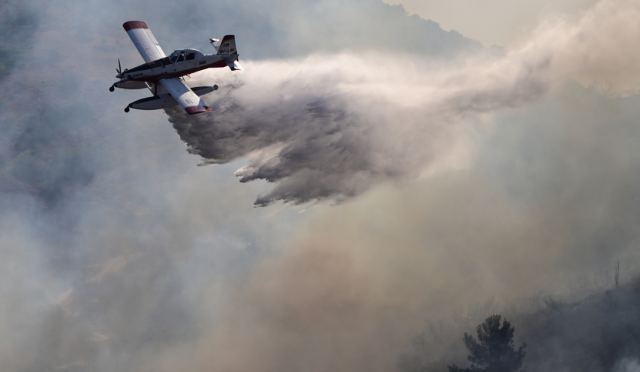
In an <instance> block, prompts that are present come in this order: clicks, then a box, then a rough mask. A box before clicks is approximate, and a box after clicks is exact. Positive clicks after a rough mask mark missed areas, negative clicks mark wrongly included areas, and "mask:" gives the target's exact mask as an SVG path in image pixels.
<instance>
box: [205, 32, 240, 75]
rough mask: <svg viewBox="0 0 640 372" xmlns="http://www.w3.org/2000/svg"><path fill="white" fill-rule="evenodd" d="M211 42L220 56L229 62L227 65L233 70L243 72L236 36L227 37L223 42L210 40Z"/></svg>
mask: <svg viewBox="0 0 640 372" xmlns="http://www.w3.org/2000/svg"><path fill="white" fill-rule="evenodd" d="M210 41H211V44H212V45H213V47H214V48H215V49H216V51H217V52H218V55H219V56H221V57H223V58H224V59H225V60H226V61H227V65H228V66H229V68H230V69H231V70H233V71H235V70H242V66H240V63H238V61H239V58H238V57H239V56H238V49H237V48H236V36H235V35H225V36H224V37H223V38H222V40H218V39H210Z"/></svg>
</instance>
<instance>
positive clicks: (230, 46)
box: [217, 35, 238, 55]
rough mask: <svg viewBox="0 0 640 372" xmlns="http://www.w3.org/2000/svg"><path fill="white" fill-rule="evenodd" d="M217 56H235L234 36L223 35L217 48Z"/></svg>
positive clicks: (236, 51)
mask: <svg viewBox="0 0 640 372" xmlns="http://www.w3.org/2000/svg"><path fill="white" fill-rule="evenodd" d="M217 49H218V55H237V54H238V50H237V49H236V36H235V35H224V37H223V38H222V40H220V44H219V46H218V48H217Z"/></svg>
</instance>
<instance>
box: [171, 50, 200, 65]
mask: <svg viewBox="0 0 640 372" xmlns="http://www.w3.org/2000/svg"><path fill="white" fill-rule="evenodd" d="M198 57H202V52H200V51H199V50H196V49H181V50H176V51H174V52H173V53H171V55H169V60H170V61H171V63H176V62H182V61H190V60H192V59H195V58H198Z"/></svg>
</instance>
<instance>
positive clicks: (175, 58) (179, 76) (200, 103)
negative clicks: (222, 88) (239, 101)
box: [109, 21, 242, 114]
mask: <svg viewBox="0 0 640 372" xmlns="http://www.w3.org/2000/svg"><path fill="white" fill-rule="evenodd" d="M122 26H123V27H124V29H125V30H126V31H127V34H129V37H130V38H131V41H133V44H134V45H135V46H136V48H137V49H138V52H140V54H141V55H142V58H143V59H144V61H145V63H144V64H142V65H140V66H138V67H134V68H132V69H128V70H127V69H125V70H124V71H122V67H121V66H120V60H118V68H117V69H116V72H117V73H118V74H117V75H116V78H118V79H120V80H119V81H117V82H116V83H114V84H113V85H112V86H111V87H109V91H111V92H113V91H114V88H121V89H144V88H148V89H149V90H150V91H151V93H153V96H152V97H147V98H142V99H139V100H137V101H135V102H131V103H130V104H128V105H127V107H126V108H125V109H124V111H125V112H129V109H137V110H157V109H161V108H163V107H171V106H174V105H175V104H176V102H177V103H178V104H179V105H180V106H182V107H183V108H184V109H185V110H186V111H187V113H188V114H198V113H201V112H207V111H211V108H209V107H208V106H207V105H206V103H205V102H204V100H203V99H202V98H200V96H202V95H205V94H207V93H210V92H212V91H214V90H216V89H218V86H217V85H213V86H200V87H194V88H189V86H188V85H187V84H186V82H185V81H184V78H183V76H185V75H188V74H191V73H193V72H196V71H200V70H204V69H207V68H217V67H229V68H230V69H231V70H233V71H235V70H241V69H242V67H241V66H240V64H239V63H238V51H237V50H236V40H235V36H234V35H226V36H224V37H223V38H222V40H218V39H209V41H210V42H211V44H212V45H213V48H214V49H215V50H216V52H217V54H202V53H201V52H200V51H198V50H195V49H183V50H176V51H175V52H173V53H171V55H170V56H168V57H167V55H166V54H165V53H164V51H163V50H162V48H161V47H160V44H159V43H158V40H156V38H155V36H153V33H151V30H150V29H149V26H147V24H146V23H145V22H142V21H128V22H125V23H124V24H123V25H122Z"/></svg>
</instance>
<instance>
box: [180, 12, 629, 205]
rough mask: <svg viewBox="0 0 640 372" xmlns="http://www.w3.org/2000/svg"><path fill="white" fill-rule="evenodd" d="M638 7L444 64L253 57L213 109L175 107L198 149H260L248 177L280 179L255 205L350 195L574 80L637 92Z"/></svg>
mask: <svg viewBox="0 0 640 372" xmlns="http://www.w3.org/2000/svg"><path fill="white" fill-rule="evenodd" d="M638 15H640V9H638V4H637V2H634V1H628V2H626V3H625V4H624V6H621V5H620V4H619V3H615V4H614V3H613V2H611V1H603V2H601V3H599V4H598V5H597V6H595V7H594V8H593V9H591V10H590V11H589V12H587V13H586V14H585V15H583V16H582V17H581V18H579V19H577V20H564V21H562V20H558V21H555V22H553V23H551V22H550V23H549V24H545V25H544V26H543V27H541V28H540V30H539V31H538V32H537V33H536V34H535V35H534V36H533V37H532V38H531V40H529V41H528V42H527V43H525V44H524V45H523V46H521V47H520V48H518V49H516V50H514V51H508V52H506V53H505V54H504V55H500V56H491V55H485V56H483V57H477V58H470V59H466V60H464V61H463V62H461V61H454V62H448V64H447V65H445V66H443V65H436V64H435V63H433V62H432V63H428V61H424V60H423V59H421V58H419V57H416V56H398V55H394V56H393V57H392V58H389V56H384V55H375V54H373V55H369V56H365V57H362V56H359V57H356V56H353V55H338V56H336V55H320V56H315V57H310V58H307V59H303V60H293V61H283V62H259V63H249V64H247V69H248V71H247V72H245V73H244V74H241V75H239V76H236V77H232V78H228V77H226V76H224V77H223V76H222V75H216V76H220V79H221V82H222V84H223V86H226V87H227V89H226V91H224V92H223V93H221V94H219V95H214V96H213V97H212V100H213V105H214V106H215V107H216V108H217V111H216V113H215V114H213V115H211V116H208V117H207V116H204V117H199V118H187V117H185V116H184V115H181V114H179V113H178V111H179V110H174V111H171V112H169V116H170V120H171V121H172V122H173V123H174V127H175V128H176V129H177V131H178V133H179V134H180V136H181V138H182V139H183V140H184V141H185V142H186V143H187V144H188V146H189V150H190V151H191V152H193V153H196V154H199V155H201V156H202V157H204V158H205V159H208V160H210V161H211V162H214V163H224V162H227V161H229V160H233V159H236V158H239V157H242V156H247V155H249V156H250V161H249V164H248V165H247V166H245V167H243V168H241V169H239V170H238V171H237V173H236V174H237V175H238V177H239V178H240V181H241V182H247V181H252V180H256V179H263V180H266V181H268V182H273V183H275V184H276V185H275V187H274V188H273V190H271V191H270V192H268V193H267V194H265V195H262V196H260V197H259V198H258V199H257V200H256V204H257V205H263V206H264V205H268V204H270V203H272V202H274V201H278V200H282V201H285V202H293V203H303V202H308V201H312V200H320V199H327V198H328V199H333V200H338V201H339V200H344V199H345V198H348V197H351V196H354V195H358V194H360V193H362V192H363V191H366V190H367V189H369V188H370V187H371V186H372V185H375V184H378V183H380V182H383V181H385V180H392V179H403V178H407V177H416V176H419V175H421V174H423V173H424V172H425V171H429V169H430V167H433V166H434V164H435V163H437V162H435V159H434V154H438V156H440V157H442V156H443V154H445V153H447V150H446V149H447V147H455V146H454V145H455V142H456V138H458V137H459V133H456V132H457V131H458V130H459V128H458V127H459V125H460V123H464V122H466V121H469V120H478V119H479V118H481V115H483V114H490V113H494V112H496V111H497V110H502V109H506V108H512V107H518V106H521V105H523V104H525V103H528V102H532V101H534V100H536V99H538V98H539V97H540V96H541V95H542V94H543V93H545V92H546V91H548V90H549V89H552V88H554V87H558V86H561V84H563V83H565V82H566V81H568V80H577V81H579V82H580V83H582V84H584V85H586V86H595V87H597V88H598V89H601V90H603V91H606V92H609V93H616V94H629V93H633V92H635V91H636V90H637V87H638V78H639V76H638V71H637V70H638V69H637V68H636V67H635V66H637V65H638V63H637V62H640V61H637V58H638V56H636V53H635V52H633V50H634V49H633V41H634V40H637V38H638V37H639V36H640V30H639V29H638V28H637V27H636V26H635V23H634V19H635V17H636V16H638ZM618 35H624V36H622V37H618ZM613 39H616V40H617V41H618V42H616V43H611V42H610V40H613ZM389 139H393V141H390V140H389Z"/></svg>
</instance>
